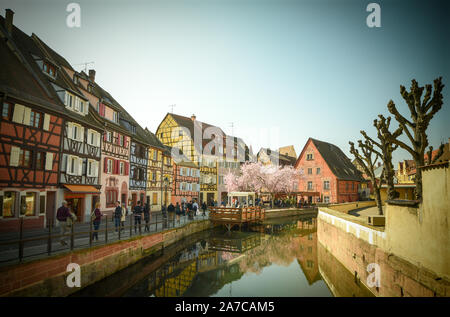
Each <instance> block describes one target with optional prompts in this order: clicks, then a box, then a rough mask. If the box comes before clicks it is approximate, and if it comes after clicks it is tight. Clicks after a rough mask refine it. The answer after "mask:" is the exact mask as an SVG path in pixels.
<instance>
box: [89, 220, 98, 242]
mask: <svg viewBox="0 0 450 317" xmlns="http://www.w3.org/2000/svg"><path fill="white" fill-rule="evenodd" d="M89 223H90V224H89V247H92V219H90V221H89ZM97 234H98V233H97Z"/></svg>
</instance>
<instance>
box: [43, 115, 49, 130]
mask: <svg viewBox="0 0 450 317" xmlns="http://www.w3.org/2000/svg"><path fill="white" fill-rule="evenodd" d="M43 128H44V130H45V131H48V130H49V129H50V115H49V114H45V115H44V126H43Z"/></svg>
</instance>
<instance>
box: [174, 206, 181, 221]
mask: <svg viewBox="0 0 450 317" xmlns="http://www.w3.org/2000/svg"><path fill="white" fill-rule="evenodd" d="M175 214H176V215H177V222H178V223H180V215H181V207H180V204H179V203H178V202H177V204H176V206H175Z"/></svg>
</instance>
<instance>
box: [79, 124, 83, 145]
mask: <svg viewBox="0 0 450 317" xmlns="http://www.w3.org/2000/svg"><path fill="white" fill-rule="evenodd" d="M78 140H79V141H81V142H84V127H80V136H79V138H78Z"/></svg>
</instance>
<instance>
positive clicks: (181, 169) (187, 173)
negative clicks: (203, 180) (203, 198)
mask: <svg viewBox="0 0 450 317" xmlns="http://www.w3.org/2000/svg"><path fill="white" fill-rule="evenodd" d="M199 193H200V168H199V167H198V165H197V164H195V163H193V162H191V161H190V160H189V159H188V158H186V157H183V158H182V159H180V160H178V161H177V162H175V160H174V164H173V186H172V200H171V202H172V204H174V205H175V204H176V203H180V204H181V203H182V202H189V201H191V200H192V201H193V200H196V201H197V202H198V201H199Z"/></svg>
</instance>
